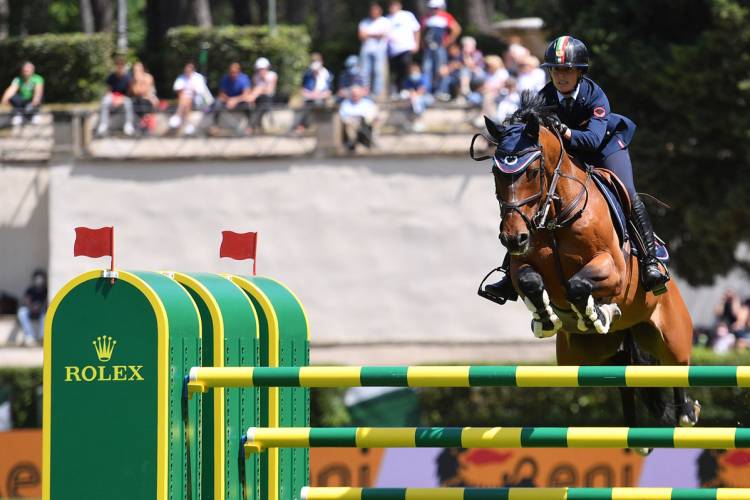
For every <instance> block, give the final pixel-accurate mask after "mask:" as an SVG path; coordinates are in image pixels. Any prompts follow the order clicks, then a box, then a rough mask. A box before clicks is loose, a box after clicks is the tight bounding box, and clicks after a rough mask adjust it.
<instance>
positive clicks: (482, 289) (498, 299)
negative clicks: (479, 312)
mask: <svg viewBox="0 0 750 500" xmlns="http://www.w3.org/2000/svg"><path fill="white" fill-rule="evenodd" d="M493 273H502V274H503V277H502V278H501V280H502V279H505V278H508V279H510V276H509V275H508V271H506V270H505V269H503V268H502V266H501V267H496V268H495V269H492V270H490V272H488V273H487V274H486V275H485V277H484V278H483V279H482V282H481V283H479V289H478V290H477V295H479V296H480V297H484V298H485V299H487V300H491V301H492V302H494V303H496V304H500V305H501V306H502V305H504V304H505V303H506V302H507V301H509V300H510V301H516V300H518V293H516V292H515V290H513V292H514V293H513V295H512V296H509V297H502V296H500V295H497V294H495V293H492V292H491V291H489V290H487V287H486V286H485V283H486V282H487V279H488V278H489V277H490V276H492V274H493Z"/></svg>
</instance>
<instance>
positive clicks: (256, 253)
mask: <svg viewBox="0 0 750 500" xmlns="http://www.w3.org/2000/svg"><path fill="white" fill-rule="evenodd" d="M257 262H258V233H255V245H253V276H255V265H256V263H257Z"/></svg>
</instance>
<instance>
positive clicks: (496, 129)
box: [484, 115, 503, 141]
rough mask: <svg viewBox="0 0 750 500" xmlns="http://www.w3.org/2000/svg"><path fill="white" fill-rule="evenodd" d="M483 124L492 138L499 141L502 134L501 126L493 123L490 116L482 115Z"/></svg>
mask: <svg viewBox="0 0 750 500" xmlns="http://www.w3.org/2000/svg"><path fill="white" fill-rule="evenodd" d="M484 124H485V126H486V127H487V132H489V133H490V135H491V136H492V138H493V139H495V140H496V141H499V140H500V138H501V137H502V136H503V130H502V126H500V125H498V124H497V123H495V122H494V121H493V120H492V119H491V118H489V117H487V115H485V116H484Z"/></svg>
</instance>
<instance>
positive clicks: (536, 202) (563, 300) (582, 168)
mask: <svg viewBox="0 0 750 500" xmlns="http://www.w3.org/2000/svg"><path fill="white" fill-rule="evenodd" d="M551 117H552V115H551V112H550V111H548V110H547V109H546V108H545V107H544V106H543V102H542V100H541V98H539V97H537V96H534V95H532V94H526V93H525V94H524V96H523V98H522V103H521V107H520V109H519V110H518V111H516V113H515V114H513V115H512V116H511V117H510V118H509V119H508V120H506V122H505V123H504V124H503V125H498V124H496V123H495V122H493V121H492V120H490V119H488V118H485V121H486V125H487V130H488V132H489V134H490V136H491V138H487V137H485V138H486V139H487V140H488V142H491V143H493V144H495V145H497V148H496V151H495V154H494V155H493V156H492V157H493V159H494V165H493V167H492V174H493V176H494V181H495V194H496V196H497V199H498V202H499V203H500V212H501V223H500V240H501V242H502V243H503V245H504V246H506V247H507V249H508V252H509V253H510V276H511V279H512V281H513V285H514V287H515V289H516V290H517V291H518V293H519V295H520V297H522V299H523V301H524V303H525V304H526V306H527V307H528V309H529V311H530V312H531V314H532V317H533V320H532V330H533V332H534V334H535V335H536V336H537V337H540V338H543V337H551V336H553V335H557V338H556V341H557V344H556V354H557V363H558V364H559V365H602V364H654V363H656V362H658V363H660V364H663V365H687V364H689V362H690V353H691V350H692V334H693V328H692V320H691V319H690V315H689V313H688V310H687V307H686V306H685V302H684V300H683V299H682V296H681V294H680V290H679V288H678V286H677V284H676V283H675V282H674V281H672V282H670V283H669V284H668V288H667V291H666V292H664V293H662V294H660V295H654V294H653V293H651V292H646V291H645V290H644V288H643V286H642V284H641V281H640V279H639V266H638V261H637V256H636V255H634V253H635V252H634V247H633V246H632V245H631V241H628V240H627V238H626V237H623V236H620V235H618V232H617V231H616V229H615V225H614V219H613V216H612V215H611V212H610V208H609V206H608V204H607V200H606V199H605V197H604V195H603V193H602V192H601V191H600V190H599V189H598V188H597V187H596V185H595V183H594V181H593V179H592V177H593V176H594V175H596V172H595V171H594V169H593V168H591V167H589V166H586V165H579V164H577V163H576V162H574V161H573V159H572V158H571V157H570V156H569V155H568V154H567V153H566V151H565V148H564V144H563V141H562V139H561V137H560V135H559V134H558V133H557V132H556V131H555V129H554V128H553V127H552V122H551V121H550V118H551ZM477 137H478V136H475V137H474V139H473V140H472V146H471V156H472V158H473V159H475V160H485V159H489V158H490V157H491V156H489V155H488V156H484V157H481V158H477V157H475V154H474V141H475V140H476V138H477ZM597 171H598V169H597ZM603 174H604V175H606V174H607V173H606V172H604V173H603ZM615 181H616V179H615ZM625 196H626V195H625ZM625 205H627V203H625ZM627 208H628V207H627V206H625V210H626V211H627ZM633 233H634V231H631V234H633ZM636 251H637V250H636ZM641 349H643V350H641ZM644 351H645V353H644ZM646 353H648V354H646ZM649 354H650V355H651V356H653V357H654V358H656V359H653V358H651V356H649ZM620 391H621V396H622V402H623V412H624V417H625V421H626V425H628V426H630V427H633V426H635V421H636V410H635V392H634V389H632V388H621V389H620ZM639 392H640V391H639ZM663 392H664V391H660V390H658V389H647V390H644V391H643V392H642V393H641V395H642V399H643V401H644V403H645V404H646V406H647V407H648V408H649V410H651V413H653V414H654V415H655V416H657V417H658V418H659V419H660V421H661V423H662V424H664V425H677V423H678V422H679V423H680V425H683V426H691V425H695V423H697V420H698V415H699V410H700V405H699V404H698V403H697V402H696V401H692V400H691V399H689V398H688V396H687V394H686V391H685V389H684V388H674V389H673V398H674V399H673V400H672V401H668V400H667V401H665V400H664V398H663V396H664V394H663ZM667 399H669V398H667Z"/></svg>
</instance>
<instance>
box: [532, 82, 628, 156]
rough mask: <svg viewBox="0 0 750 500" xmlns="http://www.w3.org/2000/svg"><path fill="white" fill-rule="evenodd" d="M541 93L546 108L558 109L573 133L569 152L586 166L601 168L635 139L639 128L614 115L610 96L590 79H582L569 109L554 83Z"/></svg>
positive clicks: (562, 119) (550, 83)
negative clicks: (608, 97)
mask: <svg viewBox="0 0 750 500" xmlns="http://www.w3.org/2000/svg"><path fill="white" fill-rule="evenodd" d="M539 94H540V95H542V96H543V97H544V102H545V105H547V106H557V110H556V113H557V116H558V117H559V118H560V121H561V122H563V123H564V124H565V125H567V126H568V128H570V131H571V134H572V136H571V139H570V143H569V145H568V147H567V149H568V150H569V151H570V152H571V153H572V154H574V155H575V156H576V157H577V158H579V159H581V160H583V161H585V162H586V163H590V164H592V165H601V164H602V162H603V160H604V159H605V158H606V157H608V156H609V155H611V154H613V153H616V152H617V151H620V150H621V149H625V148H626V147H628V145H629V144H630V142H631V141H632V140H633V135H634V134H635V129H636V125H635V123H634V122H633V120H631V119H630V118H627V117H625V116H622V115H618V114H616V113H611V112H610V109H609V100H608V99H607V96H606V95H605V94H604V91H603V90H602V89H601V87H599V85H597V84H596V83H595V82H594V81H593V80H591V79H590V78H587V77H583V78H581V82H580V83H579V86H578V94H577V95H576V98H575V100H574V101H573V103H572V105H571V106H570V109H569V110H568V109H565V107H564V106H563V103H562V101H560V100H559V99H558V95H557V90H556V89H555V86H554V84H553V83H552V82H551V81H550V82H549V83H547V85H545V86H544V88H543V89H542V90H540V91H539Z"/></svg>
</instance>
